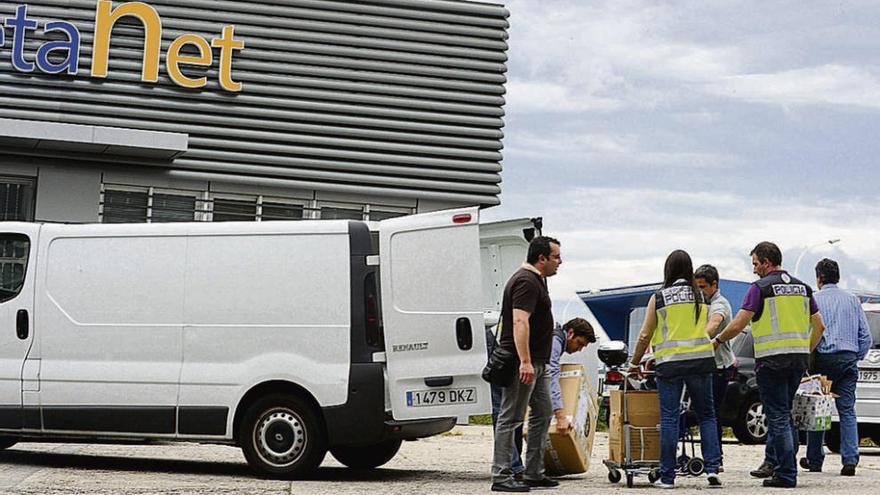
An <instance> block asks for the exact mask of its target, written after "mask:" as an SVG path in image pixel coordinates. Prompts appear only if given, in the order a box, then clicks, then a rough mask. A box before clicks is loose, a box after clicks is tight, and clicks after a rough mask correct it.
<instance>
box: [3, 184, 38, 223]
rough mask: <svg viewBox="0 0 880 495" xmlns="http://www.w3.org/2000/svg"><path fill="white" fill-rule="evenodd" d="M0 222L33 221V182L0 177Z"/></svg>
mask: <svg viewBox="0 0 880 495" xmlns="http://www.w3.org/2000/svg"><path fill="white" fill-rule="evenodd" d="M0 221H7V222H33V221H34V181H33V180H32V179H23V178H17V177H0Z"/></svg>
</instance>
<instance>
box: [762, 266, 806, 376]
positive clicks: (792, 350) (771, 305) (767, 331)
mask: <svg viewBox="0 0 880 495" xmlns="http://www.w3.org/2000/svg"><path fill="white" fill-rule="evenodd" d="M755 284H756V285H757V286H758V288H759V289H760V290H761V296H762V298H763V300H764V305H763V307H762V308H761V312H760V313H758V314H756V315H755V316H754V317H752V338H753V339H754V341H755V358H757V359H761V358H766V357H770V356H776V355H779V354H809V352H810V329H811V325H810V297H811V295H812V292H813V291H812V289H810V287H809V286H808V285H806V284H805V283H803V282H801V281H800V280H798V279H796V278H794V277H792V276H791V275H789V274H788V273H786V272H773V273H771V274H770V275H767V276H766V277H764V278H762V279H761V280H758V281H757V282H755Z"/></svg>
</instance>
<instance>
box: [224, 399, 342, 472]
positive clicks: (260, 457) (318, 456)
mask: <svg viewBox="0 0 880 495" xmlns="http://www.w3.org/2000/svg"><path fill="white" fill-rule="evenodd" d="M238 433H239V434H238V438H239V444H240V445H241V450H242V452H244V457H245V459H247V461H248V464H250V466H251V468H253V469H254V470H255V471H256V472H257V473H258V474H260V475H261V476H266V477H270V478H283V479H290V478H302V477H304V476H308V475H310V474H312V473H314V471H315V470H316V469H317V468H318V466H320V465H321V462H322V461H323V460H324V456H326V455H327V437H326V435H325V432H324V428H323V427H322V423H321V420H320V419H319V416H318V414H317V413H316V412H315V409H314V408H313V407H312V405H311V404H309V403H308V402H307V401H305V400H303V399H301V398H299V397H297V396H295V395H290V394H271V395H267V396H265V397H263V398H261V399H259V400H257V401H256V402H254V403H253V404H252V405H251V406H250V407H249V408H248V409H247V410H246V411H245V413H244V416H243V417H242V421H241V425H240V426H239V432H238Z"/></svg>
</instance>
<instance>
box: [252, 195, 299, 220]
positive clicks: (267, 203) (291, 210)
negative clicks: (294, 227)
mask: <svg viewBox="0 0 880 495" xmlns="http://www.w3.org/2000/svg"><path fill="white" fill-rule="evenodd" d="M305 212H306V208H305V206H303V205H301V204H292V203H281V202H278V201H277V200H264V201H263V209H262V214H261V216H260V218H261V219H262V220H263V221H264V222H272V221H279V220H302V219H303V218H304V217H305Z"/></svg>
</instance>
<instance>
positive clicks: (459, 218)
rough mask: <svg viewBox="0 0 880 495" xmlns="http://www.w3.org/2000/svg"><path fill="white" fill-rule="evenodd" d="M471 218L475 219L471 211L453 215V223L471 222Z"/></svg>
mask: <svg viewBox="0 0 880 495" xmlns="http://www.w3.org/2000/svg"><path fill="white" fill-rule="evenodd" d="M471 219H473V216H472V215H471V214H470V213H465V214H462V215H455V216H454V217H452V223H471Z"/></svg>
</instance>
